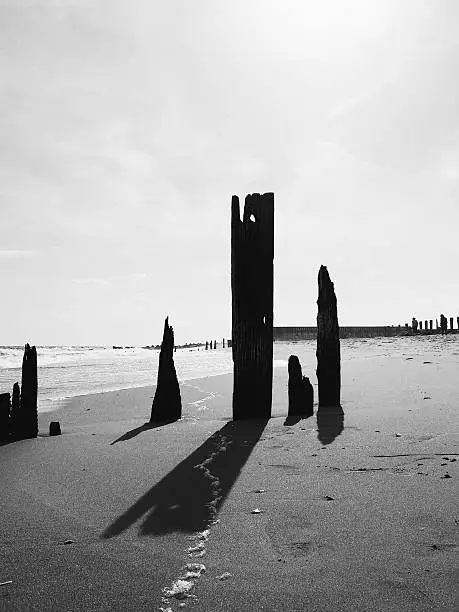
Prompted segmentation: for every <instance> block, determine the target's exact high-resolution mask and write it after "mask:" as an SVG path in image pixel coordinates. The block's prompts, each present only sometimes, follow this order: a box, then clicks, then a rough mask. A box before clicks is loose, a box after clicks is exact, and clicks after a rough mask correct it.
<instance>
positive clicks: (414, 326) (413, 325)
mask: <svg viewBox="0 0 459 612" xmlns="http://www.w3.org/2000/svg"><path fill="white" fill-rule="evenodd" d="M411 328H412V330H413V333H414V334H415V333H416V332H417V331H418V320H417V319H416V317H413V318H412V320H411Z"/></svg>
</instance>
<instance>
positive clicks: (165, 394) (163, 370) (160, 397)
mask: <svg viewBox="0 0 459 612" xmlns="http://www.w3.org/2000/svg"><path fill="white" fill-rule="evenodd" d="M181 416H182V398H181V396H180V387H179V383H178V380H177V373H176V371H175V365H174V330H173V329H172V327H171V326H170V325H169V317H166V320H165V322H164V334H163V341H162V343H161V351H160V353H159V367H158V382H157V384H156V391H155V397H154V399H153V405H152V407H151V417H150V423H155V422H156V423H157V422H169V421H176V420H177V419H180V417H181Z"/></svg>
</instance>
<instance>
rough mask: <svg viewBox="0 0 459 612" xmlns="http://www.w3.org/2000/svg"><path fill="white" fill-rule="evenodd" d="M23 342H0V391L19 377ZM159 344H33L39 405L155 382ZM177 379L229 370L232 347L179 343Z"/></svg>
mask: <svg viewBox="0 0 459 612" xmlns="http://www.w3.org/2000/svg"><path fill="white" fill-rule="evenodd" d="M23 353H24V347H22V346H21V347H19V346H0V393H6V392H10V393H11V391H12V388H13V384H14V383H15V382H16V381H18V382H19V384H20V383H21V367H22V356H23ZM158 360H159V350H155V349H145V348H122V349H114V348H112V347H103V346H37V361H38V409H39V412H47V411H50V410H54V409H55V408H57V407H58V405H59V403H60V402H61V401H62V400H65V399H68V398H69V397H75V396H77V395H86V394H88V393H101V392H104V391H116V390H118V389H127V388H131V387H143V386H146V385H154V384H156V377H157V373H158ZM174 362H175V367H176V370H177V376H178V378H179V380H192V379H195V378H204V377H206V376H215V375H218V374H225V373H228V372H232V358H231V349H226V348H225V349H222V348H220V349H216V350H208V351H206V350H204V349H203V348H185V349H177V351H176V352H175V353H174Z"/></svg>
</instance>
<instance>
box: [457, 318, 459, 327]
mask: <svg viewBox="0 0 459 612" xmlns="http://www.w3.org/2000/svg"><path fill="white" fill-rule="evenodd" d="M457 329H459V317H457Z"/></svg>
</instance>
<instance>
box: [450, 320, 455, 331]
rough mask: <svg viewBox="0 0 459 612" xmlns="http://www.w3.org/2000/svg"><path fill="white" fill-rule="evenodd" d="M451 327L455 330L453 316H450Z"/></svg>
mask: <svg viewBox="0 0 459 612" xmlns="http://www.w3.org/2000/svg"><path fill="white" fill-rule="evenodd" d="M449 328H450V329H451V330H453V329H454V319H453V317H450V318H449Z"/></svg>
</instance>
